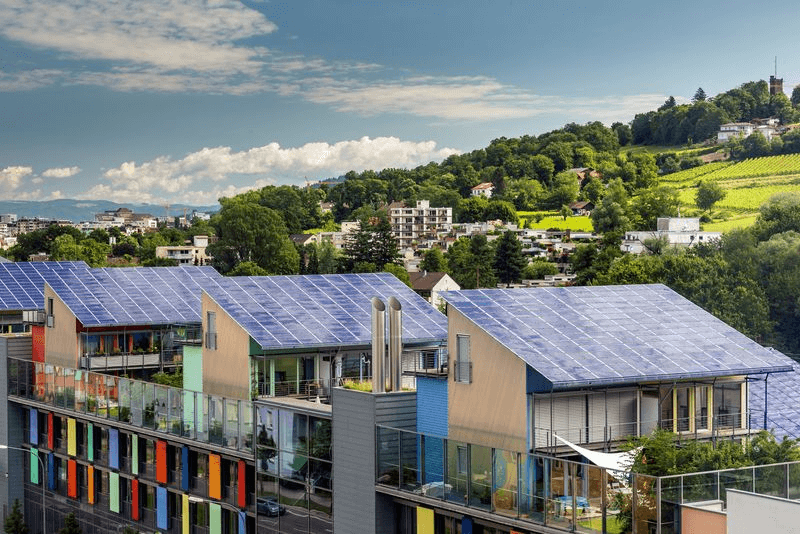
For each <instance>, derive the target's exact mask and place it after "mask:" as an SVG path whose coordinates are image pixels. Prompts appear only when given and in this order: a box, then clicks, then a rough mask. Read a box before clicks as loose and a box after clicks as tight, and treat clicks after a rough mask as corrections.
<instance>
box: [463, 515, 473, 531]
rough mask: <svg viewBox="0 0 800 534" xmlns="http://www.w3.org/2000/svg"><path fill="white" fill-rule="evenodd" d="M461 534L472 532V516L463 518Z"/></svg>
mask: <svg viewBox="0 0 800 534" xmlns="http://www.w3.org/2000/svg"><path fill="white" fill-rule="evenodd" d="M461 534H472V518H471V517H466V516H465V517H463V518H461Z"/></svg>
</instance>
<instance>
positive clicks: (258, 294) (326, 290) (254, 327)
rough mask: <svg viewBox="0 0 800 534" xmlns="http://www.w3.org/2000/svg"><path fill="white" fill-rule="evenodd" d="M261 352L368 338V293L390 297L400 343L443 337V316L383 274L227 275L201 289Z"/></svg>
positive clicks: (357, 342)
mask: <svg viewBox="0 0 800 534" xmlns="http://www.w3.org/2000/svg"><path fill="white" fill-rule="evenodd" d="M206 291H207V292H208V294H209V296H210V297H211V298H213V299H214V300H215V301H216V302H217V303H218V304H219V305H220V306H221V307H222V308H223V309H224V310H225V311H226V312H227V313H228V314H230V315H231V317H232V318H233V319H234V320H235V321H236V322H237V323H239V325H241V326H242V328H244V329H245V330H246V331H247V333H248V334H249V335H250V336H251V337H252V338H253V339H254V340H255V341H256V342H257V343H258V344H259V345H260V346H261V348H262V349H264V350H272V349H294V348H300V347H321V346H337V347H341V346H355V345H365V344H369V343H370V341H371V333H370V329H371V313H372V311H371V310H372V304H371V299H372V297H376V296H377V297H380V298H382V299H383V300H384V301H386V300H387V299H388V298H389V297H390V296H394V297H396V298H397V299H398V300H399V301H400V303H401V305H402V309H403V341H404V343H427V342H436V341H443V340H444V339H445V338H446V337H447V322H446V318H445V317H444V315H442V314H441V313H439V311H438V310H436V309H435V308H433V306H431V305H430V304H429V303H428V302H426V301H425V300H424V299H423V298H422V297H420V296H419V295H417V294H416V293H414V292H413V291H412V290H411V289H410V288H409V287H408V286H406V285H405V284H403V283H402V282H400V281H399V280H397V278H396V277H394V276H393V275H390V274H386V273H376V274H340V275H307V276H270V277H233V278H222V279H219V280H217V284H216V285H215V286H211V287H209V288H207V289H206Z"/></svg>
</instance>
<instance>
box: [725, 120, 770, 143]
mask: <svg viewBox="0 0 800 534" xmlns="http://www.w3.org/2000/svg"><path fill="white" fill-rule="evenodd" d="M778 123H779V121H778V119H756V120H753V121H751V122H727V123H725V124H722V125H720V127H719V132H717V142H718V143H726V142H728V141H730V140H731V139H734V138H736V137H741V138H745V137H748V136H750V135H752V134H754V133H755V132H760V133H761V134H762V135H763V136H764V137H765V138H766V140H767V141H771V140H772V138H773V137H774V136H776V135H779V134H780V130H779V128H778Z"/></svg>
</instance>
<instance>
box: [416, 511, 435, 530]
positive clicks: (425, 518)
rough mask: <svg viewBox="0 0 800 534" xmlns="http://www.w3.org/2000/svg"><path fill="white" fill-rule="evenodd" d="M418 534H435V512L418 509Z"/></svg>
mask: <svg viewBox="0 0 800 534" xmlns="http://www.w3.org/2000/svg"><path fill="white" fill-rule="evenodd" d="M417 534H434V533H433V510H431V509H429V508H422V507H419V508H417Z"/></svg>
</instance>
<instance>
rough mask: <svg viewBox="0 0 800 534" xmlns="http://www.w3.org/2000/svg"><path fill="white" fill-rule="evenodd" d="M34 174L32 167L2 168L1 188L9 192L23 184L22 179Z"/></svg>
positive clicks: (0, 174)
mask: <svg viewBox="0 0 800 534" xmlns="http://www.w3.org/2000/svg"><path fill="white" fill-rule="evenodd" d="M32 174H33V168H31V167H22V166H15V167H6V168H5V169H2V170H0V189H2V190H4V191H6V192H9V191H14V190H16V189H18V188H19V186H20V185H22V179H23V178H25V177H26V176H30V175H32Z"/></svg>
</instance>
